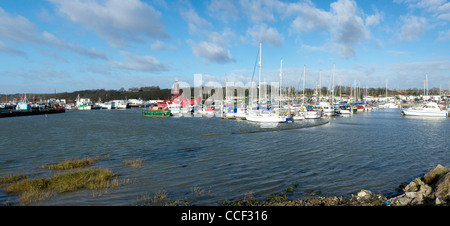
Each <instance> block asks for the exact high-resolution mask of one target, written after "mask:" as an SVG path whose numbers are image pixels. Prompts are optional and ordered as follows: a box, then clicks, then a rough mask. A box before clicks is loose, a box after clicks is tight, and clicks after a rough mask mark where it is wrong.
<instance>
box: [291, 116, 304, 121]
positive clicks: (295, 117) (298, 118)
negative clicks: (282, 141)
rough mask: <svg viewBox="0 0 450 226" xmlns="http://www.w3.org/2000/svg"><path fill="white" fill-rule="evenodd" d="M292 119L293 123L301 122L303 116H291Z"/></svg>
mask: <svg viewBox="0 0 450 226" xmlns="http://www.w3.org/2000/svg"><path fill="white" fill-rule="evenodd" d="M292 119H294V121H295V120H303V119H305V116H303V115H296V116H292Z"/></svg>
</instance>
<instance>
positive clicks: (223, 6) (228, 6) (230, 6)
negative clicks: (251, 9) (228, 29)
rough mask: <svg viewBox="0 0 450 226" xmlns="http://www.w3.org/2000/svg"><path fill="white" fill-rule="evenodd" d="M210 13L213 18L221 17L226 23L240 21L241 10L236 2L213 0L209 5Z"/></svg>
mask: <svg viewBox="0 0 450 226" xmlns="http://www.w3.org/2000/svg"><path fill="white" fill-rule="evenodd" d="M208 11H209V12H210V14H211V15H212V16H213V17H219V18H220V19H221V20H222V21H224V22H228V21H229V20H237V19H239V10H238V8H236V6H235V5H234V1H222V0H212V1H211V3H210V4H209V5H208Z"/></svg>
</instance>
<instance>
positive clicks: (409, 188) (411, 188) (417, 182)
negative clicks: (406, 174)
mask: <svg viewBox="0 0 450 226" xmlns="http://www.w3.org/2000/svg"><path fill="white" fill-rule="evenodd" d="M423 185H425V183H424V182H423V180H422V178H421V177H418V178H416V179H414V180H413V181H411V183H409V184H408V185H406V187H405V189H404V191H405V192H416V191H419V189H420V188H421V186H423Z"/></svg>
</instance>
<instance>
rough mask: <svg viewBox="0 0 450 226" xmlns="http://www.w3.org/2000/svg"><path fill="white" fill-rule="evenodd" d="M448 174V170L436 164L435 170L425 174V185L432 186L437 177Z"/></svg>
mask: <svg viewBox="0 0 450 226" xmlns="http://www.w3.org/2000/svg"><path fill="white" fill-rule="evenodd" d="M448 172H450V169H448V168H446V167H444V166H442V165H441V164H438V165H437V166H436V168H434V169H433V170H431V171H430V172H428V173H427V174H425V177H424V179H425V183H426V184H433V183H434V182H436V181H437V180H439V177H440V176H442V175H444V174H446V173H448Z"/></svg>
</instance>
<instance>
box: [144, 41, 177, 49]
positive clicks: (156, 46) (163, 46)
mask: <svg viewBox="0 0 450 226" xmlns="http://www.w3.org/2000/svg"><path fill="white" fill-rule="evenodd" d="M150 47H151V48H152V49H153V50H175V49H177V47H176V46H174V45H171V44H165V43H164V42H162V41H161V40H156V41H155V42H153V43H152V44H151V45H150Z"/></svg>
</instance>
